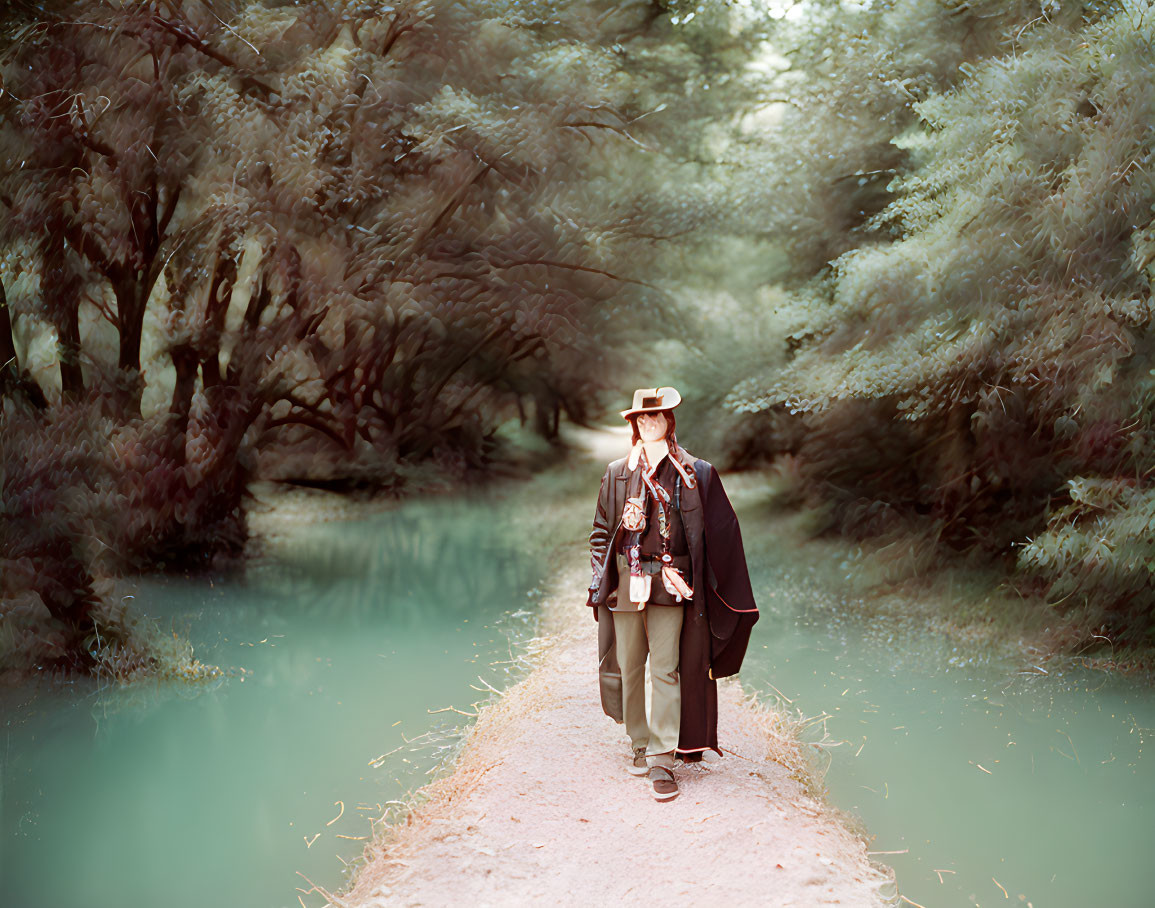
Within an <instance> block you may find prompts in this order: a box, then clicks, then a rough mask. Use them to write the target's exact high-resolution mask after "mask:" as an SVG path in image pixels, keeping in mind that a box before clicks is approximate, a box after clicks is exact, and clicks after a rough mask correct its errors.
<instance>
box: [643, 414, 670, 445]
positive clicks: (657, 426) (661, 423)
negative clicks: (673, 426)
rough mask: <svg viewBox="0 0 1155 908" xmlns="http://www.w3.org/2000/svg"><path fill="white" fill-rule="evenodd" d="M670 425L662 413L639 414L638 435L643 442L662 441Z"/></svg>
mask: <svg viewBox="0 0 1155 908" xmlns="http://www.w3.org/2000/svg"><path fill="white" fill-rule="evenodd" d="M668 425H669V423H668V422H667V421H666V414H665V413H662V412H661V411H659V412H657V413H639V414H638V435H639V436H640V437H641V439H642V441H661V440H662V439H663V438H665V437H666V428H667V426H668Z"/></svg>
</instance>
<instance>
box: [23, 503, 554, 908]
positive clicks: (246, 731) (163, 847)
mask: <svg viewBox="0 0 1155 908" xmlns="http://www.w3.org/2000/svg"><path fill="white" fill-rule="evenodd" d="M512 507H513V506H512V505H511V504H510V503H509V502H508V501H506V500H504V499H502V498H501V496H500V495H499V494H496V493H493V494H490V495H487V496H484V497H480V498H474V499H468V500H467V499H463V498H460V497H456V498H453V499H448V498H447V499H442V500H438V501H432V502H429V503H420V502H414V503H411V504H407V505H405V506H403V507H401V508H399V509H397V510H396V511H392V512H389V513H386V514H382V515H380V516H377V517H374V518H373V519H371V520H366V521H360V522H356V523H339V524H319V525H317V526H315V527H311V528H308V529H306V530H304V531H301V532H299V533H296V534H295V535H294V536H293V537H292V539H291V540H290V541H289V542H288V543H286V544H285V545H283V546H281V547H279V549H278V552H279V555H278V557H276V558H272V559H269V560H266V561H265V562H263V563H261V564H258V565H256V566H254V567H253V568H252V569H251V570H249V571H248V573H247V576H246V577H234V578H223V577H201V578H196V579H188V580H173V579H154V580H150V581H147V582H143V583H141V584H140V586H139V589H138V590H137V602H138V604H139V605H140V606H141V608H142V609H143V610H144V611H146V612H148V613H150V614H151V615H153V616H155V617H156V618H157V620H158V621H160V622H161V624H162V626H163V627H165V628H166V629H167V628H169V627H172V628H174V629H176V630H178V631H180V632H182V633H188V634H190V635H191V637H192V639H193V641H194V643H195V645H196V653H197V656H198V657H199V658H201V659H203V660H204V661H206V662H210V663H215V664H218V665H221V666H223V667H231V668H236V669H244V673H243V674H236V675H234V676H232V677H229V678H227V679H225V680H222V681H220V682H218V683H215V684H212V685H210V686H208V687H204V686H195V687H190V686H185V685H171V684H167V685H166V684H148V685H143V686H134V687H130V688H128V689H123V690H117V689H106V690H94V689H91V688H87V687H76V688H73V689H66V690H63V691H61V690H55V691H42V692H39V693H36V692H29V691H24V692H22V693H20V694H18V695H15V702H14V700H13V696H12V695H9V699H8V700H7V701H6V702H5V703H4V727H3V738H2V740H0V758H2V759H3V771H2V775H0V778H2V783H3V788H2V792H0V813H2V816H0V832H2V836H3V837H2V840H0V881H2V884H0V904H2V905H4V906H5V908H106V906H107V908H113V906H116V908H157V906H165V908H184V906H189V908H193V906H196V908H203V906H206V905H219V906H225V908H231V906H299V904H300V903H299V902H298V899H297V896H298V895H300V896H301V897H302V899H303V900H304V903H305V905H307V906H308V908H313V906H316V905H321V904H323V903H324V899H321V898H319V897H318V896H317V894H316V893H313V894H309V895H305V894H303V893H300V892H298V891H297V890H296V889H295V887H297V886H299V887H300V888H301V889H306V890H307V889H309V888H310V884H309V883H306V882H304V881H303V879H302V877H301V876H298V875H297V872H298V871H299V872H300V873H302V874H304V875H305V876H307V877H309V878H310V879H311V880H313V881H314V882H316V883H318V884H320V885H321V886H324V887H325V888H328V889H335V888H339V887H340V886H341V885H342V883H343V881H344V879H345V878H346V877H345V870H344V864H343V862H344V861H351V860H353V859H354V858H356V857H357V856H358V855H359V854H360V852H361V849H362V848H363V846H364V842H363V841H361V840H359V839H358V838H357V837H363V836H367V835H369V832H370V821H371V818H372V819H376V818H379V817H381V816H382V815H383V814H384V812H385V810H386V809H387V808H388V807H389V805H388V804H387V802H388V801H390V800H393V799H397V798H400V797H402V796H403V795H404V794H405V793H406V792H407V791H410V790H413V789H415V788H416V787H418V786H419V785H421V784H422V783H423V782H425V781H427V776H426V773H427V771H429V770H430V769H432V768H433V767H435V766H436V765H437V763H438V761H439V760H440V759H441V758H442V757H443V756H445V755H446V754H447V753H449V752H451V750H452V748H453V747H454V745H455V744H456V742H457V741H458V740H459V727H460V724H461V723H462V722H464V721H466V717H463V716H461V715H460V714H458V713H455V712H451V711H450V712H434V713H431V712H430V710H438V709H443V708H445V707H451V706H452V707H455V708H457V709H460V710H462V711H466V712H468V711H470V710H471V708H472V707H471V705H470V704H472V703H474V702H476V701H479V700H483V699H485V697H486V696H487V692H486V690H485V685H484V684H483V683H482V682H481V681H480V680H479V676H480V677H481V678H483V679H485V681H486V682H488V683H490V684H493V685H494V686H495V687H498V688H500V687H502V686H503V685H507V684H508V683H509V681H510V676H511V671H512V672H513V674H515V675H516V673H517V670H516V669H514V668H513V666H511V665H510V662H511V658H512V657H514V656H516V655H517V649H516V647H517V643H518V641H520V640H522V639H524V638H525V637H526V636H527V635H528V634H529V633H530V632H531V629H532V615H531V613H530V611H529V609H530V608H531V607H532V606H533V605H535V604H536V601H537V595H538V594H537V591H536V590H534V585H535V584H536V583H537V582H538V579H539V577H540V575H541V572H542V565H541V564H540V563H539V557H538V556H534V555H531V554H528V552H529V551H530V548H529V547H528V546H527V545H526V541H525V539H522V538H517V536H516V532H515V530H514V529H511V527H512V526H513V524H511V523H510V522H509V521H508V520H507V518H508V517H509V516H510V514H509V512H510V510H511V508H512ZM471 685H472V686H471ZM474 688H480V691H479V690H476V689H474ZM406 739H408V740H410V741H414V740H415V739H416V740H415V743H414V744H412V745H407V744H406ZM397 748H401V749H400V750H397V751H396V753H393V754H392V755H390V756H388V757H384V758H383V759H381V760H380V761H376V758H378V757H381V756H382V755H384V754H387V753H389V752H390V751H394V750H395V749H397ZM371 764H372V765H371ZM339 802H343V807H342V803H339ZM338 816H340V818H339V819H336V821H335V822H331V821H334V819H335V818H337V817H338ZM338 836H348V837H350V838H339V837H338ZM310 842H311V844H309V843H310Z"/></svg>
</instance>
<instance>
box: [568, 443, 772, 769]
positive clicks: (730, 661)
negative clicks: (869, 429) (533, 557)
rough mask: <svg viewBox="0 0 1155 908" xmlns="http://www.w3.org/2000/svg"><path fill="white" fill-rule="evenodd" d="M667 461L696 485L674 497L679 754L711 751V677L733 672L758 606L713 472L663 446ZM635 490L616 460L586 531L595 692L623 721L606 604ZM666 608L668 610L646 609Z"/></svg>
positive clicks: (625, 465)
mask: <svg viewBox="0 0 1155 908" xmlns="http://www.w3.org/2000/svg"><path fill="white" fill-rule="evenodd" d="M670 455H671V456H676V457H677V458H678V460H679V462H680V463H682V464H683V465H685V466H686V467H687V468H688V469H692V470H693V475H694V477H695V479H696V484H695V487H693V488H690V487H689V486H687V485H686V484H685V483H682V484H681V487H680V489H679V494H678V499H679V505H680V510H681V514H682V526H683V529H684V530H685V533H686V542H687V545H688V546H689V549H690V558H691V562H692V565H693V579H692V581H691V584H690V585H691V586H692V587H693V590H694V598H693V600H691V601H688V602H686V603H685V604H684V605H683V606H682V607H683V608H684V609H685V614H684V616H683V620H682V636H681V640H680V654H679V668H678V670H679V674H680V676H681V679H680V680H681V691H682V718H681V728H680V732H679V735H678V752H679V753H701V752H702V751H704V750H708V749H709V750H715V751H717V750H718V689H717V685H716V684H715V679H717V678H725V677H727V676H728V675H733V674H736V673H737V672H738V669H739V668H740V667H741V665H742V659H743V657H744V656H745V654H746V647H747V644H748V643H749V641H750V631H751V629H752V628H753V626H754V623H755V622H756V621H757V620H758V607H757V606H756V605H755V604H754V593H753V591H752V590H751V588H750V574H749V571H748V570H747V567H746V554H745V551H744V549H743V548H742V533H741V531H740V530H739V528H738V518H737V516H736V515H735V514H734V508H733V506H732V505H731V504H730V499H729V498H727V497H726V492H725V490H724V489H723V488H722V480H721V478H720V477H719V476H718V471H717V470H716V469H715V468H714V467H713V465H711V464H710V463H708V462H707V461H705V460H701V459H699V458H696V457H693V456H692V455H690V454H689V453H687V452H686V451H685V450H684V449H682V448H678V447H676V446H674V445H671V446H670ZM640 492H641V469H640V468H637V469H634V470H631V469H630V467H629V458H628V457H623V458H622V459H621V460H615V461H614V462H613V463H611V464H610V465H609V466H608V467H607V468H606V472H605V475H604V476H603V477H602V485H601V491H600V492H599V494H598V507H597V513H596V514H595V515H594V526H593V531H592V532H591V533H590V559H591V566H592V568H593V580H592V581H591V583H590V589H589V596H588V599H587V604H588V605H589V606H591V607H592V608H593V610H594V618H595V620H597V622H598V662H599V666H598V668H599V686H600V689H601V699H602V709H603V710H604V711H605V713H606V715H607V716H610V717H611V718H612V719H614V720H616V721H618V722H621V721H622V715H623V713H622V675H621V669H620V668H619V666H618V660H617V653H616V651H615V641H614V624H613V617H612V615H611V613H610V610H609V603H610V602H611V600H612V599H613V598H614V597H616V595H617V589H618V563H617V557H616V554H615V553H616V552H617V549H618V545H619V542H620V537H621V532H622V530H621V516H622V506H623V505H624V504H625V501H626V498H628V497H632V496H634V495H638V494H640ZM652 607H653V608H671V607H672V606H652Z"/></svg>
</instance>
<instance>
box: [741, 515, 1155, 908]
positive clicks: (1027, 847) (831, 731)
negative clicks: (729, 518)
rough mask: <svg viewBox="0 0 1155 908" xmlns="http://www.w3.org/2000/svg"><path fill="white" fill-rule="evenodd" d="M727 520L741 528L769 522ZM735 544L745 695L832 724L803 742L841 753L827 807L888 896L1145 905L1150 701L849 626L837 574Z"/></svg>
mask: <svg viewBox="0 0 1155 908" xmlns="http://www.w3.org/2000/svg"><path fill="white" fill-rule="evenodd" d="M737 509H738V513H739V518H740V520H741V521H742V525H743V527H744V528H745V527H752V526H756V525H758V523H757V521H758V520H759V519H762V520H765V514H764V513H763V510H762V509H761V508H760V507H758V506H756V505H751V506H748V507H743V506H742V505H741V504H739V505H738V507H737ZM763 525H765V524H763ZM747 536H748V537H750V538H749V539H748V541H747V548H748V550H750V555H751V562H752V571H751V574H752V579H753V582H754V587H755V590H754V591H755V596H756V598H757V601H758V603H759V606H760V608H761V610H762V612H763V615H762V619H761V621H760V622H759V624H758V625H757V626H756V627H755V635H754V637H753V638H752V640H751V649H750V654H749V656H748V657H747V660H746V663H745V664H744V666H743V670H742V677H743V681H744V683H745V684H746V685H747V686H748V687H750V688H752V689H754V690H757V691H758V692H759V693H760V695H764V696H765V697H766V698H767V699H771V700H778V698H779V695H780V694H781V695H782V696H785V697H788V698H790V700H792V701H793V705H794V706H795V707H797V708H799V709H801V710H802V712H804V713H805V714H806V715H807V716H811V717H822V716H829V718H827V719H825V722H824V723H823V722H816V723H815V725H814V726H813V730H814V731H815V732H816V735H815V737H820V736H821V731H823V730H824V731H825V733H826V734H827V735H828V736H829V738H830V739H831V740H832V741H841V742H842V743H840V744H838V745H837V746H835V747H832V748H829V749H828V750H827V753H828V754H829V756H828V757H827V759H829V770H828V771H827V774H826V783H827V786H828V789H829V793H830V801H831V802H832V803H833V804H835V805H837V806H838V807H841V808H843V809H846V810H849V811H851V812H852V813H855V814H857V815H858V816H860V817H861V818H862V819H863V820H864V822H865V824H866V826H867V828H868V831H869V834H870V835H873V836H874V839H873V841H872V843H871V845H870V850H872V851H875V852H880V854H877V855H876V856H875V857H876V859H877V860H880V861H882V862H884V863H887V864H890V865H891V866H893V867H894V868H895V872H896V877H897V881H898V886H899V892H900V893H902V895H904V896H905V897H906V898H908V899H911V900H912V901H914V902H916V903H918V904H921V905H925V906H927V908H956V906H958V908H963V906H975V905H980V906H999V905H1018V906H1027V905H1033V906H1035V908H1098V906H1111V908H1150V906H1152V905H1155V874H1153V872H1152V867H1151V862H1150V851H1151V847H1152V845H1153V844H1155V759H1153V756H1155V755H1153V754H1152V753H1150V748H1151V746H1155V740H1148V739H1149V738H1152V736H1153V735H1155V696H1153V695H1152V691H1151V689H1150V687H1149V686H1147V685H1144V684H1141V683H1138V682H1132V681H1128V680H1126V679H1121V678H1111V677H1109V676H1107V675H1105V674H1103V673H1101V672H1090V671H1087V670H1083V669H1080V670H1078V671H1070V672H1064V673H1061V674H1056V673H1055V672H1051V673H1049V674H1044V673H1043V671H1042V670H1039V669H1036V668H1034V667H1032V666H1031V665H1030V664H1029V663H1027V662H1024V660H1023V657H1021V656H1018V655H1015V654H1012V653H1009V652H1007V651H1002V652H989V651H985V650H983V649H980V648H977V647H974V646H963V645H960V644H959V643H958V642H957V641H953V640H951V639H950V638H948V637H946V636H944V635H935V634H931V633H928V632H927V631H926V630H925V628H924V627H922V626H920V625H919V624H918V622H915V621H908V620H904V619H902V618H901V617H894V618H882V619H880V618H872V619H865V618H861V617H856V614H858V612H857V610H856V609H855V608H854V602H855V599H856V596H857V593H856V592H855V590H854V588H853V586H852V584H850V583H847V582H846V581H845V575H844V574H843V573H842V572H841V566H840V564H839V563H838V562H837V559H834V560H826V561H821V562H815V561H814V560H813V553H812V552H808V551H807V549H806V547H796V546H795V545H793V544H792V543H790V542H789V541H784V540H783V539H782V538H781V537H780V536H778V535H773V534H765V533H763V534H751V533H747ZM887 852H897V853H890V854H888V853H887ZM903 904H907V903H905V902H903Z"/></svg>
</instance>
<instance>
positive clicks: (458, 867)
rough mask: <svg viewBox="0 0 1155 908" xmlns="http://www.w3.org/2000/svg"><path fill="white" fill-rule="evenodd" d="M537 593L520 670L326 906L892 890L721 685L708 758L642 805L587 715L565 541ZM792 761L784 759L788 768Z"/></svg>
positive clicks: (582, 626) (764, 722)
mask: <svg viewBox="0 0 1155 908" xmlns="http://www.w3.org/2000/svg"><path fill="white" fill-rule="evenodd" d="M566 560H567V564H569V565H571V566H570V567H568V568H566V569H565V570H564V571H563V572H562V573H561V574H560V575H558V576H557V577H555V579H554V583H553V587H552V589H551V591H550V593H549V594H548V597H547V600H546V602H545V603H544V606H543V631H544V635H545V636H544V638H543V640H542V641H540V642H541V645H540V646H539V647H538V652H539V656H538V660H537V664H536V667H535V668H534V669H533V671H532V672H531V673H530V674H529V675H528V677H526V678H525V679H524V680H523V681H521V682H520V683H519V684H517V685H515V686H514V687H513V688H511V689H510V690H509V691H507V692H506V693H505V694H504V695H503V696H500V697H495V699H494V700H493V702H491V703H490V704H488V705H486V706H484V707H483V708H482V709H481V711H480V715H479V718H478V720H477V723H476V725H475V726H474V728H473V729H472V730H471V732H470V733H469V736H468V738H467V739H466V743H465V747H464V750H463V752H462V755H461V757H460V759H459V760H458V762H457V764H456V767H455V769H454V771H453V773H452V774H451V775H448V776H446V777H444V778H442V779H440V780H438V781H436V782H434V783H432V784H431V785H430V786H429V787H428V788H427V789H426V790H425V791H424V792H423V795H426V796H427V798H426V800H425V801H424V803H423V804H422V805H421V806H420V807H418V808H417V809H415V811H414V812H413V813H411V814H410V815H409V816H408V818H407V820H406V821H404V822H403V823H401V824H399V825H396V826H392V827H388V828H386V829H384V830H380V831H379V835H378V838H377V840H376V841H375V842H374V843H373V844H372V845H371V846H370V847H369V849H368V855H369V857H370V860H369V862H368V863H367V865H365V866H364V867H363V868H362V870H361V872H360V873H359V874H358V876H357V878H356V880H355V885H354V888H353V889H352V890H351V891H350V892H349V893H347V894H345V895H343V896H340V897H337V898H334V902H335V903H336V904H339V905H341V906H350V908H351V906H365V908H368V906H386V905H389V906H393V905H402V906H409V905H447V904H462V905H466V906H470V908H481V906H488V905H500V906H509V905H577V904H582V905H619V904H630V903H639V902H643V901H644V902H652V901H654V900H663V899H670V898H672V899H678V900H679V901H680V900H684V899H700V900H708V901H709V902H711V903H720V904H725V905H760V906H783V908H785V906H795V908H816V906H821V905H850V906H878V905H885V904H888V901H887V899H886V898H884V894H887V893H892V892H893V891H894V887H893V882H892V880H891V877H890V875H889V873H888V872H886V871H884V870H880V869H878V868H876V867H874V866H872V864H871V863H870V860H869V858H868V857H867V854H866V845H865V844H864V842H863V841H862V840H861V839H859V838H858V837H857V836H855V835H854V834H852V833H851V832H850V831H848V829H847V828H846V827H845V826H844V825H843V824H842V823H841V822H840V821H839V820H838V818H837V817H836V816H835V815H834V813H833V812H832V811H831V810H830V809H829V808H827V807H825V806H824V805H823V804H822V803H821V802H819V801H817V800H815V799H814V798H813V797H811V796H810V794H808V790H807V785H806V784H805V782H806V776H805V773H804V770H802V769H801V767H802V765H803V763H802V760H801V756H800V754H799V752H798V748H797V745H796V743H795V741H794V739H793V737H792V736H791V735H790V734H789V733H788V730H787V729H786V728H785V727H784V725H783V723H784V722H788V721H789V719H788V717H784V716H782V715H780V714H778V713H776V712H773V711H769V710H766V709H762V708H759V707H757V706H755V705H754V704H752V703H751V702H749V701H748V700H747V699H746V698H745V696H744V694H743V692H742V690H741V687H740V686H739V685H738V684H737V683H731V682H725V683H723V684H721V685H719V701H720V703H719V706H720V718H719V735H718V736H719V740H720V742H721V746H722V747H723V748H724V749H725V750H726V751H728V753H727V755H726V756H725V758H723V759H722V760H720V761H718V762H716V763H712V764H696V765H688V766H684V767H680V768H679V770H678V771H677V772H678V778H679V782H680V784H681V789H682V790H681V794H680V796H679V797H678V798H677V799H675V800H674V801H671V802H668V803H661V804H659V803H657V802H655V801H654V800H653V799H652V798H651V797H650V794H649V789H648V783H647V782H646V781H645V779H638V778H635V777H633V776H630V775H629V774H628V773H627V772H626V766H627V754H628V750H629V746H628V740H627V738H626V736H625V734H624V730H623V728H622V726H619V725H616V724H615V723H614V722H612V721H611V720H610V719H608V718H607V717H606V716H605V715H603V713H602V711H601V707H600V704H599V701H598V692H597V672H596V650H597V643H596V625H595V624H594V622H593V621H592V620H591V618H590V616H589V613H588V612H587V610H586V609H585V608H584V606H581V605H579V603H581V602H582V601H584V589H585V586H586V582H587V571H588V568H587V566H586V564H585V553H584V552H583V551H581V550H580V549H579V548H577V547H574V548H573V549H571V550H569V552H568V554H567V556H566ZM790 767H793V769H791V768H790Z"/></svg>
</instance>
